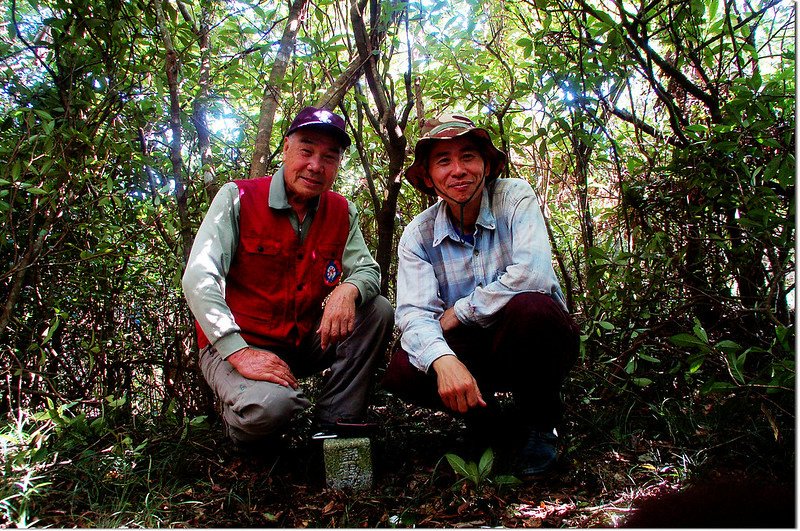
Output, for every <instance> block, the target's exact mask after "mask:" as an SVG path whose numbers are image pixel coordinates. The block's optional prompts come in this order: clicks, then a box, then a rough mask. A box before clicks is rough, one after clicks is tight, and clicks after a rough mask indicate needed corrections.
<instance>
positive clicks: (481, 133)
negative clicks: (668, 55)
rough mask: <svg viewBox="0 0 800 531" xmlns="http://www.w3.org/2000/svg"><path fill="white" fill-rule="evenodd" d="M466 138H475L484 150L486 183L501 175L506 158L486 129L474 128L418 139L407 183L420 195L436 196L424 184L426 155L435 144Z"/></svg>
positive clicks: (408, 170) (408, 171)
mask: <svg viewBox="0 0 800 531" xmlns="http://www.w3.org/2000/svg"><path fill="white" fill-rule="evenodd" d="M468 136H472V137H475V139H476V140H477V141H478V142H479V143H480V144H481V146H482V147H483V148H484V150H483V151H482V154H484V155H485V156H486V157H488V159H489V160H487V161H486V162H487V164H489V174H488V175H487V176H486V182H487V183H489V182H491V181H493V180H495V179H497V178H498V177H499V176H500V174H501V173H503V169H504V168H505V167H506V163H507V161H508V157H507V156H506V154H505V153H504V152H502V151H500V150H499V149H497V148H496V147H494V143H493V142H492V138H491V137H490V136H489V132H488V131H486V129H481V128H480V127H475V128H472V129H468V130H466V131H464V132H462V133H459V134H456V135H452V136H447V137H433V138H422V139H420V140H419V141H418V142H417V145H416V146H414V162H412V163H411V166H409V167H408V169H407V170H406V172H405V175H406V179H407V180H408V182H409V183H411V185H412V186H413V187H414V188H416V189H417V190H419V191H420V192H422V193H425V194H428V195H433V196H436V195H438V194H437V193H436V190H434V189H433V187H431V186H428V185H427V184H425V177H426V176H427V175H428V168H427V161H428V154H429V153H430V150H431V147H432V146H433V145H434V144H435V143H436V142H440V141H442V140H452V139H453V138H461V137H468Z"/></svg>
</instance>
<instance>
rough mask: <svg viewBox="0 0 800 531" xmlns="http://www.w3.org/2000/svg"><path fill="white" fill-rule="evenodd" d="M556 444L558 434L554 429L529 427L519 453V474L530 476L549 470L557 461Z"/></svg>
mask: <svg viewBox="0 0 800 531" xmlns="http://www.w3.org/2000/svg"><path fill="white" fill-rule="evenodd" d="M557 445H558V436H557V435H556V434H555V430H551V431H539V430H536V429H531V430H530V432H528V440H527V442H526V443H525V446H524V447H523V448H522V451H521V452H520V455H519V464H518V468H519V474H520V475H521V476H523V477H526V476H527V477H530V476H539V475H542V474H545V473H547V472H550V471H551V470H552V469H553V468H554V467H555V465H556V463H557V462H558V448H557Z"/></svg>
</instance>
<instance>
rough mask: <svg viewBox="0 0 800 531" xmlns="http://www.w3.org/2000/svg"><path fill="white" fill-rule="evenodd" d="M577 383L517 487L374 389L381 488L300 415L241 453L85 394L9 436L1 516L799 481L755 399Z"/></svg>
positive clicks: (394, 514)
mask: <svg viewBox="0 0 800 531" xmlns="http://www.w3.org/2000/svg"><path fill="white" fill-rule="evenodd" d="M579 383H580V379H579V378H578V379H576V381H573V382H572V383H571V384H570V385H568V389H567V391H568V397H567V421H566V422H565V424H564V426H562V428H561V435H562V437H561V439H562V442H563V445H564V449H563V456H562V459H561V463H560V467H559V470H558V471H557V473H556V474H554V475H552V476H551V477H548V478H545V479H542V480H537V481H528V482H519V483H518V482H515V481H510V480H509V479H510V478H509V476H513V468H512V467H510V465H509V460H508V459H507V455H505V454H504V452H503V451H504V448H502V447H501V448H496V449H494V451H493V454H492V455H494V457H495V459H494V461H493V462H491V463H489V462H487V461H486V460H485V457H486V451H485V449H481V448H475V447H472V446H471V445H470V444H469V440H466V439H465V438H464V435H465V432H464V429H463V425H462V423H461V422H460V421H459V420H457V419H454V418H452V417H450V416H448V415H445V414H443V413H440V412H434V411H430V410H426V409H418V408H413V407H410V406H408V405H406V404H403V403H401V402H400V401H398V400H397V399H395V398H394V397H392V396H390V395H386V394H384V393H380V392H379V393H378V394H377V397H376V404H375V405H374V406H373V413H374V414H375V415H376V417H377V418H378V419H380V421H381V427H380V429H379V431H378V433H377V434H375V435H374V436H373V437H372V450H373V453H374V487H373V488H372V489H370V490H368V491H366V492H352V491H349V490H345V491H340V490H334V489H331V488H328V487H327V486H326V483H325V475H324V467H323V461H322V451H321V446H320V443H319V442H318V441H313V440H312V439H311V437H310V435H311V433H310V420H309V418H306V417H305V416H303V417H301V418H298V419H297V421H296V422H295V423H294V424H293V425H292V428H291V430H290V432H289V433H287V435H286V437H285V441H284V443H285V444H283V445H281V446H280V447H275V448H265V449H264V451H263V452H262V453H261V454H258V455H240V454H237V453H236V452H234V451H233V450H232V449H231V448H230V447H229V445H228V444H226V442H225V440H224V439H223V437H222V436H221V430H220V429H219V425H218V421H217V420H216V419H214V418H206V417H196V418H192V419H178V418H176V417H174V416H170V415H165V416H161V417H153V418H143V417H142V416H134V417H131V416H129V415H127V414H123V411H125V407H124V404H123V401H122V400H108V401H106V404H105V405H104V408H103V413H102V415H100V416H97V417H95V418H87V417H86V416H85V415H84V414H83V413H81V412H80V407H79V405H78V404H66V405H55V404H51V405H50V406H51V407H50V408H49V409H47V410H44V411H39V412H36V413H31V412H29V413H21V414H20V416H19V417H17V418H16V419H11V420H8V421H7V422H6V423H5V424H4V425H3V427H2V430H0V437H1V439H0V440H1V441H2V456H3V457H2V474H3V481H2V485H0V525H2V526H3V527H11V526H14V527H26V526H36V527H83V528H90V527H92V528H94V527H102V528H118V527H412V526H416V527H480V526H504V527H612V526H618V525H621V524H623V523H624V521H625V517H626V516H627V515H628V514H629V513H630V511H631V508H632V507H633V506H634V504H635V503H636V502H637V500H641V499H644V498H648V497H653V496H656V495H659V494H662V493H665V492H671V491H674V490H677V489H679V488H681V487H682V486H683V485H685V484H686V483H687V482H692V481H694V480H697V479H701V478H714V477H716V476H720V475H724V474H736V475H739V476H741V477H746V478H750V479H754V480H757V481H762V480H763V482H764V484H771V485H774V484H786V485H793V482H794V432H793V430H792V431H787V432H781V433H778V434H777V437H776V433H775V432H774V431H773V427H772V425H771V422H770V420H769V419H768V418H767V417H764V418H762V419H757V418H754V417H750V418H747V419H746V418H740V415H739V414H738V413H737V408H739V409H741V412H742V413H744V412H747V411H748V410H747V408H745V407H743V406H744V405H745V404H744V403H743V402H742V401H744V402H746V401H747V399H746V398H742V399H741V400H740V399H737V398H736V397H730V396H725V397H723V396H720V395H716V396H704V397H702V399H701V400H698V401H697V403H695V404H692V405H690V406H689V408H688V409H686V410H684V411H683V412H682V414H680V413H679V412H677V411H671V410H670V407H671V405H670V404H669V403H664V404H662V407H663V411H657V410H656V409H655V408H654V407H653V406H652V405H648V404H647V403H646V402H643V401H636V400H633V401H631V400H628V401H627V402H625V403H622V401H621V400H620V399H618V398H617V399H609V400H605V401H601V400H597V401H586V400H582V399H581V395H580V389H579ZM681 406H682V407H686V406H687V404H685V403H684V404H682V405H681ZM677 424H681V425H680V426H678V425H677ZM688 424H692V425H693V427H694V431H693V435H691V436H688V435H687V434H688V432H687V431H686V428H687V425H688ZM673 434H677V436H674V435H673ZM500 439H502V437H500ZM448 454H449V455H450V456H451V458H450V459H448V458H447V457H446V456H447V455H448ZM452 456H456V457H457V458H458V459H460V460H463V461H464V462H466V463H470V462H472V463H475V464H478V463H479V459H480V458H481V457H484V462H483V464H482V467H481V468H480V470H481V472H482V473H481V474H480V475H478V476H468V475H466V474H464V473H459V471H458V469H457V468H455V467H453V466H451V464H450V461H451V460H452Z"/></svg>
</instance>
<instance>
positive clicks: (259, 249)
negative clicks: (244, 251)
mask: <svg viewBox="0 0 800 531" xmlns="http://www.w3.org/2000/svg"><path fill="white" fill-rule="evenodd" d="M258 252H259V253H263V252H264V248H263V247H262V246H260V245H259V246H258Z"/></svg>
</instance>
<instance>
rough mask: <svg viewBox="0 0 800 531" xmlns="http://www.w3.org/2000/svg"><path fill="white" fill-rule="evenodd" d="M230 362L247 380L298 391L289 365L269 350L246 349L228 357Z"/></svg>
mask: <svg viewBox="0 0 800 531" xmlns="http://www.w3.org/2000/svg"><path fill="white" fill-rule="evenodd" d="M228 362H229V363H230V364H231V365H233V368H234V369H236V370H237V371H239V374H241V375H242V376H244V377H245V378H250V379H251V380H263V381H265V382H272V383H276V384H279V385H282V386H284V387H291V388H293V389H297V379H296V378H295V377H294V374H292V371H291V369H289V365H287V364H286V362H285V361H283V360H282V359H280V358H279V357H278V356H277V355H276V354H273V353H272V352H270V351H268V350H259V349H255V348H250V347H244V348H242V349H239V350H237V351H236V352H234V353H233V354H231V355H230V356H228Z"/></svg>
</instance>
